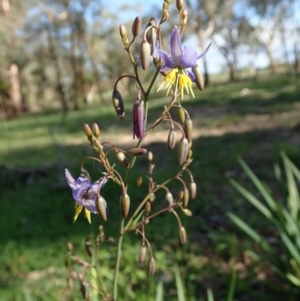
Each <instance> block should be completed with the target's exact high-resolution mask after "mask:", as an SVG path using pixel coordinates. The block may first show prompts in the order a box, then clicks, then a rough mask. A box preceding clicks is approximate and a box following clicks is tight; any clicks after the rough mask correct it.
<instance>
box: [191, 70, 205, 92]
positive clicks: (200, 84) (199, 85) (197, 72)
mask: <svg viewBox="0 0 300 301" xmlns="http://www.w3.org/2000/svg"><path fill="white" fill-rule="evenodd" d="M192 72H193V74H194V76H195V83H196V86H197V88H198V89H199V90H201V91H202V90H204V81H203V76H202V73H201V70H200V67H199V66H198V65H195V66H194V67H193V68H192Z"/></svg>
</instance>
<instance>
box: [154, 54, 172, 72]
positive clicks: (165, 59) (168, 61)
mask: <svg viewBox="0 0 300 301" xmlns="http://www.w3.org/2000/svg"><path fill="white" fill-rule="evenodd" d="M157 51H158V54H159V56H160V58H161V59H162V60H163V62H164V65H163V66H162V67H161V68H160V71H163V70H162V68H164V67H167V68H168V69H173V68H175V67H176V65H174V64H173V62H172V61H171V59H170V58H169V56H168V55H167V54H166V53H165V52H164V51H162V50H161V49H159V48H157Z"/></svg>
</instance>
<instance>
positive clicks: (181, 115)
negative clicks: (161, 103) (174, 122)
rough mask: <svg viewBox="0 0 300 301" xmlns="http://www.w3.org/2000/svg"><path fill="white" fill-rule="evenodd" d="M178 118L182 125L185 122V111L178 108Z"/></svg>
mask: <svg viewBox="0 0 300 301" xmlns="http://www.w3.org/2000/svg"><path fill="white" fill-rule="evenodd" d="M178 118H179V121H180V123H181V124H184V122H185V111H184V109H183V108H182V107H179V108H178Z"/></svg>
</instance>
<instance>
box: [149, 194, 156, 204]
mask: <svg viewBox="0 0 300 301" xmlns="http://www.w3.org/2000/svg"><path fill="white" fill-rule="evenodd" d="M149 201H150V202H154V201H155V194H154V193H153V192H151V193H150V196H149Z"/></svg>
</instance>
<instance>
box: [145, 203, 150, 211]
mask: <svg viewBox="0 0 300 301" xmlns="http://www.w3.org/2000/svg"><path fill="white" fill-rule="evenodd" d="M150 211H151V203H150V201H148V202H146V204H145V212H146V213H147V214H148V213H150Z"/></svg>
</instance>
